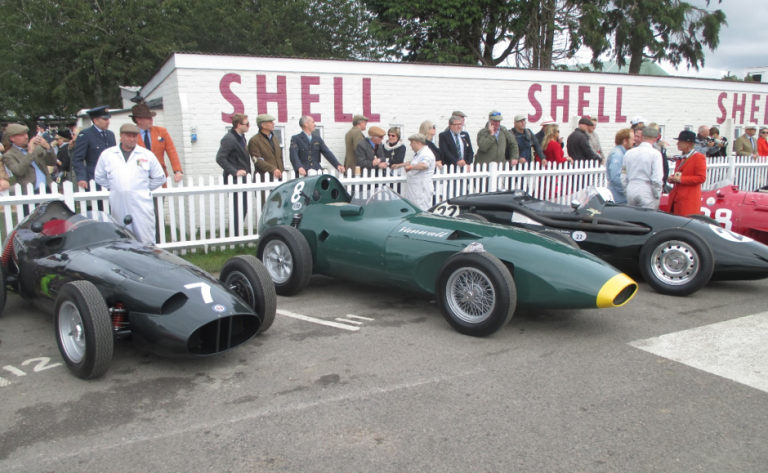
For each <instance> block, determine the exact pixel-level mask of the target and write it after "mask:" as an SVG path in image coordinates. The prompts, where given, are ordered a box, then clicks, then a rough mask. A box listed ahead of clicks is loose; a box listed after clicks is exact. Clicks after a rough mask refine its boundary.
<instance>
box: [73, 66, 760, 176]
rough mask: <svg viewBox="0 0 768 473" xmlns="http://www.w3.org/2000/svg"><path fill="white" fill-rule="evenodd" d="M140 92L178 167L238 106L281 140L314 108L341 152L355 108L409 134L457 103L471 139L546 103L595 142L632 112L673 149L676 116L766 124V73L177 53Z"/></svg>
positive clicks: (728, 131)
mask: <svg viewBox="0 0 768 473" xmlns="http://www.w3.org/2000/svg"><path fill="white" fill-rule="evenodd" d="M140 94H141V96H143V97H145V98H146V99H147V100H148V101H150V102H151V103H152V101H154V103H159V102H160V100H158V99H161V101H162V108H161V109H157V108H156V111H157V112H158V116H157V117H156V119H155V123H156V124H157V125H160V126H165V127H166V128H168V131H169V132H170V134H171V136H172V137H173V139H174V142H175V143H176V147H177V148H178V150H179V155H180V157H181V160H182V165H183V167H184V171H185V173H186V174H187V176H208V175H211V174H214V175H219V174H220V173H221V169H220V168H219V167H218V165H217V164H216V162H215V156H216V151H217V150H218V148H219V141H220V140H221V137H222V136H223V135H224V133H225V132H226V130H227V127H228V125H229V117H230V116H231V114H232V113H235V112H243V113H245V114H247V115H249V117H250V119H251V122H252V123H254V124H255V123H256V120H255V118H256V115H258V114H259V113H269V114H271V115H273V116H275V117H277V118H278V121H277V123H276V124H277V129H278V130H281V131H282V132H283V143H284V145H285V146H287V144H288V143H289V141H290V136H291V135H293V134H296V133H298V132H299V131H300V129H299V126H298V120H299V117H301V115H303V114H305V113H312V114H315V120H316V122H317V123H318V125H319V127H318V128H319V129H321V133H322V135H323V137H324V138H325V141H326V143H327V144H328V146H329V147H330V149H331V150H332V151H333V152H334V153H335V154H336V156H337V158H339V159H340V160H342V162H343V158H344V135H345V133H346V132H347V130H349V128H350V126H351V123H350V122H351V121H352V115H353V114H357V113H362V114H365V115H367V116H368V117H370V118H371V119H372V120H371V122H370V123H369V126H372V125H378V126H381V127H382V128H385V129H386V128H388V127H389V126H391V125H399V126H402V127H403V134H404V136H406V137H407V136H409V135H410V134H412V133H415V132H416V131H417V130H418V127H419V124H420V123H421V122H422V121H424V120H432V121H433V122H435V123H436V124H437V128H438V131H442V130H443V129H444V128H445V127H446V126H447V123H448V118H449V117H450V114H451V111H453V110H461V111H463V112H464V113H466V114H467V115H468V118H467V120H466V129H467V131H468V132H469V134H470V136H471V137H472V139H473V142H474V140H475V137H476V136H477V132H478V131H479V130H480V128H481V127H483V126H484V125H485V123H486V120H487V115H488V112H489V111H490V110H492V109H497V110H500V111H501V112H502V113H503V115H504V117H505V121H504V122H503V124H504V125H505V126H507V127H508V128H509V127H512V126H513V123H512V121H513V117H514V115H516V114H527V115H528V120H529V127H530V128H531V129H533V130H534V131H538V130H539V127H538V126H537V125H536V124H537V123H538V122H540V121H541V120H542V117H543V116H547V115H552V116H553V117H554V118H555V120H556V121H557V122H559V123H561V129H562V131H563V133H562V134H563V135H566V136H567V134H568V133H570V131H571V130H572V129H573V127H574V126H575V123H576V122H577V121H578V117H579V116H581V115H590V116H593V117H598V119H599V125H598V128H597V133H598V135H599V136H600V138H601V140H602V145H603V148H604V149H610V148H611V147H612V146H613V136H614V134H615V133H616V132H617V131H618V130H619V129H621V128H625V127H628V126H629V121H630V120H631V119H632V118H633V117H635V116H638V115H639V116H642V117H644V118H645V119H646V123H648V122H651V121H654V122H657V123H659V124H661V125H663V127H664V138H665V141H667V142H669V143H670V146H671V147H672V149H674V140H673V139H672V138H674V137H676V136H677V134H678V132H679V131H681V130H683V129H684V128H685V127H691V128H692V129H694V131H695V129H696V128H698V126H699V125H717V126H719V127H720V128H721V130H720V131H721V134H722V135H724V136H727V137H728V138H730V139H732V138H733V137H734V136H735V135H738V134H739V133H740V132H741V128H742V127H743V125H745V124H747V123H750V122H752V123H757V124H759V125H768V84H759V83H742V82H727V81H719V80H710V79H691V78H680V77H650V76H629V75H623V74H604V73H591V72H570V71H535V70H520V69H508V68H486V67H469V66H441V65H420V64H401V63H374V62H356V61H331V60H313V59H276V58H258V57H233V56H209V55H197V54H174V55H173V56H171V57H170V58H169V59H168V60H167V61H166V62H165V64H163V66H162V67H161V68H160V69H159V70H158V71H157V73H156V74H155V75H154V76H153V77H152V79H150V81H149V82H148V83H147V84H146V85H144V86H143V87H142V88H141V91H140ZM129 113H130V112H129V111H122V112H113V120H112V126H111V128H112V130H115V131H117V130H118V129H119V126H120V124H122V123H124V122H127V121H130V119H129V118H128V114H129ZM318 115H319V116H318ZM85 125H87V123H86V124H85ZM193 131H196V135H197V141H196V142H192V134H193ZM251 133H252V134H253V133H257V129H256V127H255V126H254V127H252V129H251ZM248 137H250V136H248ZM409 154H410V153H409ZM284 156H286V158H285V159H286V164H287V166H286V167H290V162H289V160H288V156H287V153H284Z"/></svg>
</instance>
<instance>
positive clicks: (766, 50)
mask: <svg viewBox="0 0 768 473" xmlns="http://www.w3.org/2000/svg"><path fill="white" fill-rule="evenodd" d="M687 1H688V2H689V3H691V4H693V5H695V6H699V7H702V8H707V9H709V10H718V9H719V10H722V11H723V12H724V13H725V17H726V21H727V22H728V25H727V26H724V27H723V28H721V30H720V44H719V46H718V47H717V49H715V51H714V52H713V51H710V50H709V49H708V48H706V47H705V48H704V53H705V60H704V67H700V68H699V70H698V71H697V70H696V69H693V68H691V69H688V68H687V67H686V65H685V63H683V64H681V65H680V66H679V67H678V68H677V69H675V68H674V67H673V66H672V65H671V64H669V63H666V62H661V63H659V65H660V66H661V67H662V68H664V70H666V71H667V72H668V73H669V74H670V75H674V76H690V77H702V78H712V79H721V78H722V77H723V76H725V75H726V74H728V72H730V73H731V75H735V76H736V77H738V78H739V79H743V78H744V76H745V72H744V69H745V68H747V67H761V66H768V1H766V0H722V3H718V0H712V1H711V2H710V5H709V7H707V5H706V1H705V0H687ZM591 58H592V54H591V52H590V51H589V50H584V51H581V52H580V53H579V54H577V57H576V60H575V62H579V63H587V62H589V60H590V59H591ZM606 59H609V58H606ZM765 81H766V79H763V82H765Z"/></svg>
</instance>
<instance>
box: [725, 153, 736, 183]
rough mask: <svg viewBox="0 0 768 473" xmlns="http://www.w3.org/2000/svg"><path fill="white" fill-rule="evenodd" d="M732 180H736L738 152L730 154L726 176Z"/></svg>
mask: <svg viewBox="0 0 768 473" xmlns="http://www.w3.org/2000/svg"><path fill="white" fill-rule="evenodd" d="M726 177H727V178H728V179H730V180H731V182H733V183H735V182H736V154H735V153H734V154H731V155H730V156H728V175H727V176H726Z"/></svg>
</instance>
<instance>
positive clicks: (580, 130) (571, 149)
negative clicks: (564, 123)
mask: <svg viewBox="0 0 768 473" xmlns="http://www.w3.org/2000/svg"><path fill="white" fill-rule="evenodd" d="M594 125H595V123H594V122H593V121H592V120H590V119H589V117H581V119H580V120H579V126H578V127H577V128H576V129H575V130H573V132H572V133H571V134H570V135H568V154H569V155H570V156H571V157H572V158H573V160H574V161H580V160H582V161H586V160H591V161H595V162H597V163H601V162H602V161H603V158H601V157H600V156H599V155H598V154H597V153H595V150H594V149H592V146H590V145H589V135H588V134H587V133H588V132H589V127H591V126H594Z"/></svg>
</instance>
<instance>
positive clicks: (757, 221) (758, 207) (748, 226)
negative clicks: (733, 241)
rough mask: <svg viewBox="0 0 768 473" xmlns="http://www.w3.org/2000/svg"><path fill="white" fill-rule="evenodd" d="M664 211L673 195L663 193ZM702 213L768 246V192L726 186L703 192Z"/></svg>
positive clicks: (661, 204) (728, 228) (662, 206)
mask: <svg viewBox="0 0 768 473" xmlns="http://www.w3.org/2000/svg"><path fill="white" fill-rule="evenodd" d="M659 209H660V210H663V211H665V212H669V196H668V195H663V196H661V203H660V206H659ZM701 213H702V215H704V216H705V217H708V218H710V219H713V220H715V221H716V222H717V224H719V225H720V226H721V227H723V228H725V229H726V230H731V231H732V232H735V233H738V234H740V235H744V236H747V237H749V238H752V239H753V240H757V241H759V242H760V243H763V244H766V245H768V192H747V191H742V190H739V186H734V185H726V186H721V187H717V188H716V189H713V190H711V191H707V192H702V193H701Z"/></svg>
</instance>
